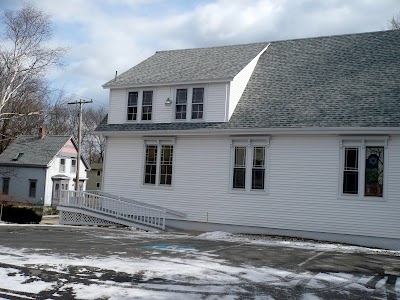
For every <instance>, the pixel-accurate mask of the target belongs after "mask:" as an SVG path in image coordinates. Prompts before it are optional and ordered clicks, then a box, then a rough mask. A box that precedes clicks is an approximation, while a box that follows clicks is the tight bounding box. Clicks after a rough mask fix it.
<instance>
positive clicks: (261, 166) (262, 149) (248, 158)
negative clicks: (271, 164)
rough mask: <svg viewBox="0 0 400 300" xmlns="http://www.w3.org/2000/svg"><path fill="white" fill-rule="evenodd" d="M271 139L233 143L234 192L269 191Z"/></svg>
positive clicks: (255, 139)
mask: <svg viewBox="0 0 400 300" xmlns="http://www.w3.org/2000/svg"><path fill="white" fill-rule="evenodd" d="M268 150H269V138H264V139H260V138H257V137H256V138H253V139H248V140H234V141H233V142H232V176H231V188H232V190H242V191H267V177H268V176H267V175H268V169H267V167H268V164H267V158H268Z"/></svg>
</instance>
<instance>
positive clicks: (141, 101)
mask: <svg viewBox="0 0 400 300" xmlns="http://www.w3.org/2000/svg"><path fill="white" fill-rule="evenodd" d="M152 114H153V91H144V90H139V91H131V92H128V103H127V117H126V120H127V121H138V122H140V121H151V120H152Z"/></svg>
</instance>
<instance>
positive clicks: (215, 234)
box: [197, 231, 232, 240]
mask: <svg viewBox="0 0 400 300" xmlns="http://www.w3.org/2000/svg"><path fill="white" fill-rule="evenodd" d="M197 237H198V238H201V239H211V240H214V239H216V240H224V239H232V233H229V232H224V231H211V232H205V233H202V234H200V235H198V236H197Z"/></svg>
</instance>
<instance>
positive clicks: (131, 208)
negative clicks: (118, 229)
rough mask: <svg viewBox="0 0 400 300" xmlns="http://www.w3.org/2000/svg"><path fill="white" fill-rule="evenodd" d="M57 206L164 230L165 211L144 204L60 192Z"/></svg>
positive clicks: (99, 196) (81, 193) (94, 195)
mask: <svg viewBox="0 0 400 300" xmlns="http://www.w3.org/2000/svg"><path fill="white" fill-rule="evenodd" d="M59 206H65V207H75V208H81V209H84V210H89V211H93V212H97V213H100V214H103V215H107V216H112V217H115V218H118V219H123V220H127V221H131V222H133V223H138V224H142V225H148V226H152V227H156V228H160V229H165V215H166V210H165V209H159V208H154V207H151V206H147V205H146V204H145V203H140V204H139V203H138V202H135V203H131V202H128V201H124V200H120V199H115V198H110V197H106V196H103V195H98V194H97V195H96V194H93V193H88V192H85V191H82V192H77V191H60V197H59Z"/></svg>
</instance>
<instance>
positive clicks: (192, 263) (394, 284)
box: [0, 225, 400, 300]
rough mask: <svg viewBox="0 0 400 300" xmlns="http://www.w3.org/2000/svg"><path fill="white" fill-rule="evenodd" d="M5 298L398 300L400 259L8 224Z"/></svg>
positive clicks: (0, 277)
mask: <svg viewBox="0 0 400 300" xmlns="http://www.w3.org/2000/svg"><path fill="white" fill-rule="evenodd" d="M0 237H1V238H0V240H1V243H0V299H310V300H313V299H389V300H395V299H399V298H400V284H399V281H400V280H398V277H399V274H400V256H399V254H398V253H397V254H396V253H385V252H379V251H378V252H374V251H362V250H361V251H346V249H345V248H344V250H342V249H331V248H329V247H328V248H323V247H322V248H319V247H316V248H314V249H307V248H304V249H302V248H301V247H292V246H291V245H290V244H289V243H288V245H287V246H282V245H279V246H274V245H270V244H268V245H265V244H262V243H261V244H258V243H249V242H246V241H225V240H210V239H205V238H198V237H196V236H191V235H186V234H180V233H143V232H137V231H131V230H127V229H106V228H84V227H68V226H12V225H4V226H0Z"/></svg>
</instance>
